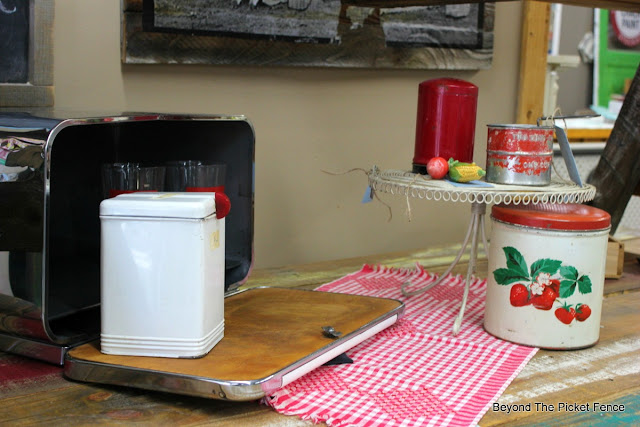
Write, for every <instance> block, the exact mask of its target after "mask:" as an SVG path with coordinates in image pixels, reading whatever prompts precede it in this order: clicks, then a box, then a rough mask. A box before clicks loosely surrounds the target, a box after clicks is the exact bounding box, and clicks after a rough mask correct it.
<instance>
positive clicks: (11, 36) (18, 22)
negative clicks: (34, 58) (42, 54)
mask: <svg viewBox="0 0 640 427" xmlns="http://www.w3.org/2000/svg"><path fill="white" fill-rule="evenodd" d="M29 8H30V2H28V1H24V0H0V83H27V82H28V81H29V16H30V10H29Z"/></svg>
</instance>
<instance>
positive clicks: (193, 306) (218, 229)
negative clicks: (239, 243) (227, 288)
mask: <svg viewBox="0 0 640 427" xmlns="http://www.w3.org/2000/svg"><path fill="white" fill-rule="evenodd" d="M100 221H101V232H102V235H101V320H102V324H101V337H100V338H101V351H102V352H103V353H106V354H119V355H134V356H158V357H201V356H204V355H205V354H207V353H208V352H209V351H210V350H211V349H212V348H213V347H214V346H215V345H216V344H217V343H218V342H219V341H220V340H221V339H222V337H223V334H224V274H225V270H224V258H225V255H224V253H225V220H224V218H221V219H218V218H217V217H216V203H215V196H214V194H213V193H133V194H124V195H120V196H117V197H115V198H112V199H107V200H104V201H103V202H102V203H101V205H100Z"/></svg>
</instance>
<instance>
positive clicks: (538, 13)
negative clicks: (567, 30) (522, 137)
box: [516, 0, 551, 124]
mask: <svg viewBox="0 0 640 427" xmlns="http://www.w3.org/2000/svg"><path fill="white" fill-rule="evenodd" d="M550 10H551V7H550V6H549V4H548V3H541V2H537V1H530V0H525V1H523V8H522V29H521V36H520V37H521V40H520V74H519V75H520V77H519V81H518V101H517V107H516V108H517V110H516V123H526V124H535V123H536V121H537V119H538V118H539V117H542V115H543V114H542V105H543V101H544V83H545V77H546V73H545V70H546V68H547V49H548V40H549V16H550Z"/></svg>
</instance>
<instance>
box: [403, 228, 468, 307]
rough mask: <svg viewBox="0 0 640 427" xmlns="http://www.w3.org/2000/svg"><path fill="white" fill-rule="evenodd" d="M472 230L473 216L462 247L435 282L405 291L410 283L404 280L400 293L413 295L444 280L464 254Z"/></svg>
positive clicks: (406, 295) (408, 295) (407, 295)
mask: <svg viewBox="0 0 640 427" xmlns="http://www.w3.org/2000/svg"><path fill="white" fill-rule="evenodd" d="M472 230H473V218H472V219H471V222H470V223H469V228H467V234H466V236H465V237H464V240H463V241H462V247H461V248H460V250H459V251H458V254H457V255H456V258H455V259H454V260H453V262H452V263H451V265H450V266H449V267H448V268H447V270H446V271H445V272H444V273H442V274H441V275H440V277H438V279H436V281H435V282H433V283H429V284H428V285H427V286H424V287H422V288H420V289H417V290H415V291H411V292H409V291H407V289H406V288H407V286H410V285H411V282H409V281H406V282H404V283H403V284H402V285H401V286H400V290H401V291H402V294H403V295H404V296H405V297H410V296H413V295H419V294H421V293H423V292H426V291H428V290H429V289H431V288H433V287H434V286H437V285H439V284H440V283H441V282H442V281H443V280H444V278H445V277H446V276H447V275H448V274H449V273H451V270H453V267H455V266H456V264H458V262H459V261H460V258H462V255H464V251H465V249H466V248H467V244H468V243H469V237H471V232H472Z"/></svg>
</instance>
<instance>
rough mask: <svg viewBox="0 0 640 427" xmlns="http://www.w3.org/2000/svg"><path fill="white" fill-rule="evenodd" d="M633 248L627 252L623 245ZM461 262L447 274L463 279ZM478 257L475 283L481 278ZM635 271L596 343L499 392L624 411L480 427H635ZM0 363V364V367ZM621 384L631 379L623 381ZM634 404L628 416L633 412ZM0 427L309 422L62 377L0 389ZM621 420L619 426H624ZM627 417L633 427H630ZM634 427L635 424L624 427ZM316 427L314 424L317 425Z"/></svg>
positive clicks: (378, 258) (311, 274) (489, 418)
mask: <svg viewBox="0 0 640 427" xmlns="http://www.w3.org/2000/svg"><path fill="white" fill-rule="evenodd" d="M629 246H631V245H629ZM458 248H459V247H458V246H456V245H448V246H443V247H433V248H427V249H421V250H415V251H406V252H394V253H389V254H379V255H368V256H363V257H357V258H351V259H345V260H335V261H326V262H318V263H310V264H305V265H298V266H295V265H290V266H286V267H281V268H272V269H261V270H256V271H254V272H253V273H252V275H251V278H250V279H249V282H248V283H247V286H262V285H268V284H275V283H280V284H284V285H286V286H290V287H297V288H313V287H316V286H317V285H320V284H322V283H326V282H328V281H331V280H334V279H336V278H338V277H342V276H344V275H345V274H348V273H352V272H354V271H357V270H358V269H359V268H361V267H362V265H363V264H365V263H368V264H377V263H380V264H382V265H394V266H397V267H406V268H411V267H413V266H414V265H415V263H416V262H420V263H421V264H423V265H426V266H428V268H427V269H428V270H429V271H432V272H442V271H444V270H445V269H446V267H447V265H448V264H449V263H450V262H451V261H452V260H453V258H454V257H455V254H456V252H457V249H458ZM466 260H468V257H467V256H465V257H464V258H463V261H462V262H461V263H460V264H459V265H458V266H457V267H456V268H455V270H454V272H455V273H458V274H460V273H462V274H464V272H465V271H466V266H467V265H466V262H467V261H466ZM486 273H487V263H486V258H485V257H484V255H482V257H481V260H480V263H479V264H478V273H477V275H478V276H480V277H486ZM638 289H640V262H638V261H637V255H633V254H626V256H625V265H624V273H623V275H622V276H621V277H620V279H616V280H607V281H606V283H605V294H606V295H607V297H606V300H605V302H604V309H603V318H602V334H601V338H600V342H599V343H598V344H597V345H596V346H594V347H592V348H590V349H585V350H579V351H544V350H540V351H539V352H538V353H537V355H536V356H535V357H534V358H533V359H532V360H531V362H529V365H527V367H526V368H525V370H524V371H523V372H522V373H521V374H520V375H519V376H518V377H517V378H516V379H515V380H514V382H513V383H512V384H511V385H510V386H509V387H508V388H507V389H506V390H505V392H504V393H503V395H502V397H501V398H500V399H501V400H500V402H503V403H506V402H528V401H532V402H535V401H539V402H542V403H547V404H550V403H557V402H559V401H566V402H573V401H574V400H575V401H576V402H578V403H591V402H593V401H594V400H597V401H598V402H601V403H614V402H618V403H625V404H627V405H628V406H627V407H626V408H628V409H626V410H625V412H624V413H601V412H595V413H571V412H553V413H547V412H542V411H540V412H535V413H533V412H531V413H513V412H512V413H511V414H505V413H501V412H495V411H492V410H489V412H488V413H487V414H486V415H485V416H484V418H483V419H481V421H480V425H481V426H483V427H484V426H496V425H504V426H510V425H528V424H531V423H540V424H542V425H545V424H549V425H559V424H560V425H565V424H566V425H604V424H602V422H601V420H604V421H612V422H616V421H620V420H622V421H620V423H619V425H633V424H634V423H635V424H637V416H638V408H637V406H638V402H640V399H639V398H638V396H639V393H640V378H638V374H637V373H634V372H628V371H625V369H627V370H629V369H635V367H637V366H640V363H637V360H635V359H633V358H634V357H636V358H637V354H639V352H638V350H637V349H636V350H635V352H634V349H635V348H636V347H637V345H638V343H639V342H640V331H638V322H637V307H638V305H639V304H640V301H639V298H640V292H638ZM2 363H3V360H2V355H0V364H2ZM627 375H629V378H627V377H626V376H627ZM634 404H635V406H634ZM0 408H2V409H0V425H58V424H65V425H69V426H77V425H114V424H119V423H133V422H136V423H138V424H145V425H177V426H200V425H219V426H233V427H236V426H248V427H253V426H296V427H297V426H311V425H314V424H313V423H312V422H311V421H303V420H300V419H299V418H297V417H288V416H283V415H280V414H278V413H276V412H275V411H273V410H272V409H271V408H268V407H266V406H263V405H260V404H259V403H258V402H257V401H252V402H227V401H221V400H212V399H204V398H196V397H189V396H181V395H174V394H169V393H160V392H151V391H145V390H137V389H132V388H128V387H122V386H106V385H96V384H89V383H81V382H75V381H70V380H67V379H64V378H63V377H62V373H61V372H60V373H59V374H50V375H47V376H44V377H40V378H34V379H32V380H29V381H26V382H20V383H14V384H13V385H12V386H11V387H3V388H0ZM625 417H626V419H625ZM632 417H635V418H632ZM632 421H633V422H632ZM321 425H322V424H321Z"/></svg>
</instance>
